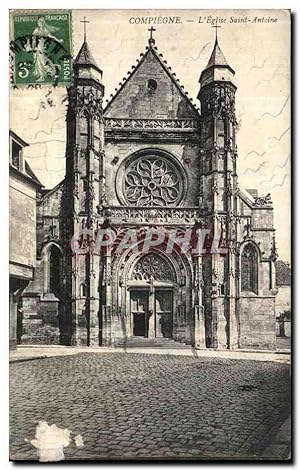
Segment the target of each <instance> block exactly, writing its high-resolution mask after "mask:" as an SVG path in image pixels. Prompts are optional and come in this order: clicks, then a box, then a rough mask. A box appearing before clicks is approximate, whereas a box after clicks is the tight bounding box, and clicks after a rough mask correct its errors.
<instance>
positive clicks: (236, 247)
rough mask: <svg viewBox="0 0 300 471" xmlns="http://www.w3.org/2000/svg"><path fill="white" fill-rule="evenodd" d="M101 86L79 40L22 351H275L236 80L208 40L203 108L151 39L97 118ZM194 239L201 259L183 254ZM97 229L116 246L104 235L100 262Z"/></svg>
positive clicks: (262, 232) (45, 193)
mask: <svg viewBox="0 0 300 471" xmlns="http://www.w3.org/2000/svg"><path fill="white" fill-rule="evenodd" d="M197 78H198V77H196V76H195V80H197ZM104 83H105V81H104V79H103V76H102V70H101V69H100V68H99V66H98V65H97V63H96V62H95V60H94V58H93V57H92V54H91V52H90V50H89V47H88V44H87V42H86V41H84V43H83V45H82V47H81V49H80V51H79V53H78V55H77V57H76V59H75V61H74V83H73V85H72V86H71V87H70V88H68V111H67V117H66V126H67V138H66V175H65V178H64V180H63V181H62V182H61V183H59V184H58V185H57V186H56V187H55V188H53V189H51V190H41V191H40V193H39V197H38V202H37V260H36V268H35V274H34V279H33V280H32V281H31V282H30V283H29V285H28V286H27V287H26V289H25V290H24V292H23V295H22V313H23V320H22V337H21V342H22V343H28V344H32V343H57V344H59V343H61V344H65V345H100V346H101V345H127V344H128V342H130V339H132V338H148V339H154V338H159V339H164V338H166V339H173V341H178V342H183V343H186V344H188V345H192V346H194V347H196V348H267V349H273V348H275V296H276V286H275V261H276V246H275V229H274V227H273V207H272V202H271V199H270V195H267V196H261V195H258V193H257V191H256V190H254V189H249V190H242V189H241V188H240V187H239V185H238V175H237V159H238V151H237V142H236V126H237V123H236V116H235V93H236V86H235V84H234V70H233V69H232V67H231V66H230V65H229V64H228V63H227V61H226V59H225V56H224V54H223V52H222V50H221V48H220V46H219V44H218V41H217V40H216V42H215V44H214V47H213V51H212V53H211V57H210V59H209V62H208V64H207V67H206V68H205V69H204V70H203V71H202V73H201V75H200V79H199V94H198V97H197V98H198V99H199V101H200V110H201V111H199V110H198V109H196V107H195V106H194V104H193V102H192V101H191V100H190V99H189V98H188V96H187V94H186V93H185V92H184V88H183V86H181V85H180V83H179V81H178V80H177V79H176V75H175V74H174V73H173V72H172V70H171V68H170V67H169V66H168V64H167V62H166V61H165V60H164V58H163V57H162V55H161V54H160V53H159V51H158V49H157V47H156V45H155V40H154V39H153V38H152V36H151V38H150V39H149V41H148V46H147V47H146V50H145V52H144V53H143V54H141V55H140V57H139V59H138V61H137V64H136V65H135V66H133V68H132V70H131V71H130V72H128V75H127V77H125V78H124V79H123V80H122V82H121V83H120V86H119V88H118V89H117V90H116V93H115V94H114V96H112V97H111V99H110V100H109V102H108V104H107V106H106V107H105V108H104V107H103V96H104ZM199 230H200V232H201V231H202V232H203V233H205V237H204V239H203V241H204V243H203V246H202V250H201V251H197V250H182V244H181V243H180V240H185V239H184V238H185V237H186V235H187V234H188V235H189V236H191V239H190V240H192V239H193V235H195V234H196V233H198V232H199ZM103 231H107V233H106V234H113V235H114V237H113V242H112V243H109V242H110V241H109V236H108V235H106V236H105V237H102V245H101V249H100V250H99V251H96V250H94V249H95V241H97V238H99V234H103V233H104V232H103ZM149 231H150V232H149ZM149 233H150V234H152V235H153V237H152V236H150V243H149V244H148V249H147V250H144V248H145V245H144V244H145V240H146V239H147V238H148V239H149ZM134 234H135V236H134ZM158 234H160V235H158ZM161 234H163V235H164V236H163V237H161ZM170 234H172V235H173V236H174V234H175V238H176V243H174V244H173V245H172V250H171V251H170V250H167V248H168V243H169V240H170ZM148 239H147V240H148ZM158 239H159V240H158ZM124 241H126V243H127V245H126V244H125V242H124ZM129 241H130V242H131V248H129V245H128V242H129ZM105 242H106V243H105ZM120 244H121V245H122V244H123V248H124V250H119V249H118V248H120Z"/></svg>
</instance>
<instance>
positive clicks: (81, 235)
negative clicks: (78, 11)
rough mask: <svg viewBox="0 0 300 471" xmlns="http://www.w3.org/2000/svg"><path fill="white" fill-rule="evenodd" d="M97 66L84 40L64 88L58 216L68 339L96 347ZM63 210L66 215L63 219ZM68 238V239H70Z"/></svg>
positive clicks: (99, 190)
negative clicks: (63, 166)
mask: <svg viewBox="0 0 300 471" xmlns="http://www.w3.org/2000/svg"><path fill="white" fill-rule="evenodd" d="M103 94H104V86H103V84H102V70H101V69H100V68H99V67H98V66H97V64H96V62H95V60H94V58H93V57H92V55H91V52H90V50H89V47H88V44H87V42H86V40H85V41H84V43H83V45H82V47H81V49H80V51H79V53H78V56H77V57H76V59H75V61H74V85H73V86H72V87H70V88H69V89H68V98H69V106H68V112H67V155H66V178H65V197H64V199H63V201H62V211H61V214H62V217H63V224H62V225H63V227H64V239H65V244H66V245H69V244H71V246H70V251H69V254H68V255H67V257H66V263H65V270H66V273H65V278H64V280H65V292H66V302H65V312H66V316H70V313H71V315H72V321H71V322H70V319H68V320H67V319H66V324H67V325H69V326H70V324H71V325H72V332H70V336H69V337H70V338H69V341H70V342H71V343H72V344H75V345H77V344H86V345H93V344H97V345H98V338H99V333H98V329H99V323H98V312H99V274H100V267H99V263H100V262H99V256H96V255H94V254H93V253H91V251H90V247H91V245H92V242H93V240H95V236H96V231H97V211H98V208H99V205H100V204H101V200H102V195H103V187H102V186H103V162H102V159H103V147H104V142H103V140H104V138H103V136H104V131H103V116H102V100H103ZM66 214H67V217H66ZM71 241H72V242H71Z"/></svg>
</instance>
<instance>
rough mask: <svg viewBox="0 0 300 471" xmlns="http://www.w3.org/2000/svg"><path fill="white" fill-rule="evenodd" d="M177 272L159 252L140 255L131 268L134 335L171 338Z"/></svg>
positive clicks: (131, 307) (130, 284)
mask: <svg viewBox="0 0 300 471" xmlns="http://www.w3.org/2000/svg"><path fill="white" fill-rule="evenodd" d="M175 285H176V274H175V270H174V267H173V266H172V264H171V262H170V261H169V260H168V259H167V258H166V257H163V256H162V255H160V254H157V253H149V254H146V255H144V256H142V257H140V258H139V259H138V260H137V261H136V262H135V263H134V264H133V267H132V269H131V271H130V281H129V293H130V301H129V307H130V316H131V326H132V332H131V334H132V336H133V337H150V338H155V337H158V338H159V337H163V338H172V334H173V314H174V288H175Z"/></svg>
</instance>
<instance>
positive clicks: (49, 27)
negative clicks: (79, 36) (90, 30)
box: [10, 11, 72, 86]
mask: <svg viewBox="0 0 300 471" xmlns="http://www.w3.org/2000/svg"><path fill="white" fill-rule="evenodd" d="M10 32H11V41H10V49H11V52H12V55H13V63H12V66H13V74H12V80H13V83H14V84H15V85H17V86H18V85H35V84H42V85H43V84H47V85H49V84H52V85H58V84H64V85H65V84H68V83H70V82H71V80H72V25H71V12H70V11H59V12H57V13H56V12H51V13H50V12H46V11H43V12H41V13H38V14H37V13H27V12H24V13H20V12H18V13H14V12H11V25H10Z"/></svg>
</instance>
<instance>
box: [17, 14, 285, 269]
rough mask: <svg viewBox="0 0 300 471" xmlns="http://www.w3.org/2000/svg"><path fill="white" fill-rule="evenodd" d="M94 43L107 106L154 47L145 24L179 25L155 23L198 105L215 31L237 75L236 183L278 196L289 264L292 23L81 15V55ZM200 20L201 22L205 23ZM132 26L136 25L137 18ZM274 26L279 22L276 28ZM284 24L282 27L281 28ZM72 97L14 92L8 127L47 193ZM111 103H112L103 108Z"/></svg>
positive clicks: (77, 30)
mask: <svg viewBox="0 0 300 471" xmlns="http://www.w3.org/2000/svg"><path fill="white" fill-rule="evenodd" d="M84 16H86V19H87V20H88V21H89V22H90V23H88V24H87V42H88V44H89V47H90V50H91V51H92V54H93V56H94V58H95V60H96V62H97V63H98V65H99V66H100V67H101V69H102V70H103V82H104V85H105V99H109V98H110V94H111V93H115V88H118V87H119V82H121V81H122V79H123V77H126V75H127V72H128V71H129V70H131V67H132V65H135V64H136V60H137V59H138V58H139V56H140V53H142V52H144V51H145V47H146V46H147V44H148V37H149V31H148V28H149V27H150V26H151V24H137V22H139V21H141V20H140V19H138V18H149V17H150V18H157V19H158V18H159V17H174V16H176V17H179V18H180V21H179V22H178V23H175V24H174V23H173V24H155V25H154V28H155V29H156V31H155V32H154V38H155V41H156V46H157V48H158V52H159V53H162V54H163V59H164V60H167V63H168V66H171V67H172V71H173V72H175V73H176V76H177V77H178V78H179V79H180V83H181V84H183V85H184V87H185V90H187V91H188V92H189V96H190V97H192V98H193V102H194V103H195V104H196V106H198V101H197V99H196V97H197V93H198V91H199V83H198V80H199V77H200V74H201V71H202V70H203V68H204V67H205V66H206V64H207V62H208V59H209V57H210V54H211V51H212V48H213V45H214V39H215V29H214V28H213V27H212V25H213V22H214V21H215V22H216V21H217V24H218V25H220V26H221V27H220V28H218V39H219V45H220V47H221V49H222V51H223V53H224V55H225V57H226V59H227V62H228V63H229V64H230V66H231V67H232V68H233V69H234V70H235V72H236V74H235V84H236V86H237V93H236V113H237V121H238V132H237V144H238V161H237V168H238V175H239V185H240V187H241V188H257V189H258V193H259V194H261V195H266V194H267V193H271V196H272V200H273V203H274V220H275V228H276V240H277V245H278V252H279V258H281V259H283V260H287V261H290V152H291V149H290V139H291V136H290V107H291V101H290V17H289V13H288V12H287V11H284V10H266V11H264V10H148V11H147V10H135V11H134V10H73V13H72V18H73V19H72V23H73V53H74V55H76V54H77V53H78V50H79V49H80V46H81V44H82V41H83V24H82V23H81V22H80V21H81V20H83V18H84ZM199 17H201V19H200V20H199ZM131 18H133V20H132V19H131ZM270 19H271V20H273V22H270ZM275 19H276V22H275ZM65 96H66V89H65V88H64V87H58V88H56V89H53V88H51V87H48V86H43V87H42V89H39V90H32V89H30V90H28V89H25V88H22V89H18V90H11V91H10V127H11V129H13V130H14V131H15V132H16V133H17V134H18V135H20V137H21V138H22V139H24V140H25V141H26V142H28V143H29V144H30V146H29V147H27V148H25V158H26V159H27V160H28V162H29V164H30V166H31V167H32V169H33V170H34V172H35V173H36V175H37V176H38V178H39V179H40V180H41V182H42V183H43V185H45V187H46V188H52V187H53V186H55V185H56V184H57V183H59V182H60V181H61V180H62V179H63V178H64V174H65V142H66V127H65V114H66V101H65V99H64V98H65ZM104 103H105V101H104Z"/></svg>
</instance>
